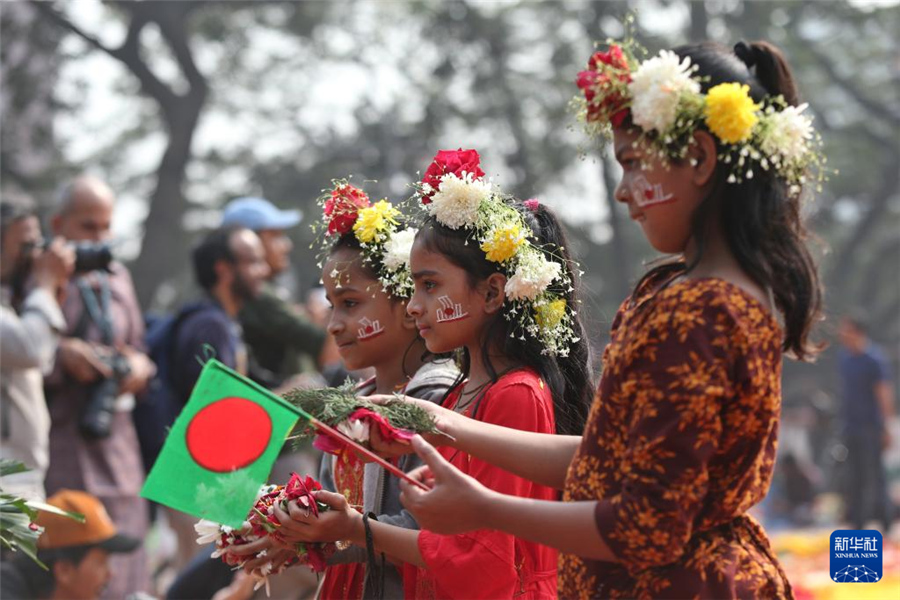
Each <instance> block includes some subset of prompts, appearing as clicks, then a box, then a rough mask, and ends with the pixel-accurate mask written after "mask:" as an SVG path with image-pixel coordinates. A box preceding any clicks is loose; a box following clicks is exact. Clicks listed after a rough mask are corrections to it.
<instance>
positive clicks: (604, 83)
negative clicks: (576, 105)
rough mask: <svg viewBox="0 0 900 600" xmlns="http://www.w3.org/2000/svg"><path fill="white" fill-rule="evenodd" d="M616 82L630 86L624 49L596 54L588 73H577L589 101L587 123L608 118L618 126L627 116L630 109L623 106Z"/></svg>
mask: <svg viewBox="0 0 900 600" xmlns="http://www.w3.org/2000/svg"><path fill="white" fill-rule="evenodd" d="M616 81H618V82H625V83H627V82H629V81H631V75H630V72H629V68H628V61H627V60H626V59H625V55H624V54H623V53H622V48H621V47H620V46H617V45H615V44H613V45H612V46H610V47H609V51H607V52H599V51H598V52H594V55H593V56H591V58H590V60H588V70H587V71H581V72H580V73H578V81H577V84H578V87H579V88H581V90H582V91H583V92H584V98H585V100H587V120H588V121H597V120H600V119H604V118H606V119H609V122H610V123H611V124H612V126H613V127H618V126H620V125H621V124H622V121H624V120H625V117H627V116H628V108H625V107H622V105H623V104H624V102H625V99H624V98H623V97H622V94H621V93H619V92H618V91H616V90H615V89H614V88H615V87H617V86H616V85H614V82H616ZM598 96H599V97H598Z"/></svg>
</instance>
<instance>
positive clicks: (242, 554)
mask: <svg viewBox="0 0 900 600" xmlns="http://www.w3.org/2000/svg"><path fill="white" fill-rule="evenodd" d="M263 550H265V551H266V554H265V556H260V557H257V556H256V555H257V554H258V553H260V552H262V551H263ZM282 553H284V554H285V555H286V556H284V557H282V556H281V555H282ZM225 554H226V556H225V562H227V563H228V564H229V565H237V564H239V563H240V562H241V561H242V560H245V559H248V558H249V560H247V562H245V563H244V566H243V569H244V572H245V573H247V574H248V575H253V574H254V572H256V571H259V570H260V569H262V567H263V565H265V564H266V563H267V562H271V563H272V565H273V567H275V566H280V565H281V563H283V562H284V561H285V560H287V559H288V558H290V556H291V551H290V550H286V549H284V548H282V547H281V546H279V545H278V544H277V543H276V542H275V540H274V539H272V538H270V537H269V536H265V537H262V538H260V539H258V540H255V541H252V542H248V543H246V544H234V545H232V546H229V547H228V550H227V551H226V553H225ZM295 554H296V552H295Z"/></svg>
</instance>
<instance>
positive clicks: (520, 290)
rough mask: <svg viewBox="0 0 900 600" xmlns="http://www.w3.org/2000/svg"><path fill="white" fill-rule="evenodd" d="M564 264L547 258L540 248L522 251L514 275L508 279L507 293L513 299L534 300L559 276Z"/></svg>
mask: <svg viewBox="0 0 900 600" xmlns="http://www.w3.org/2000/svg"><path fill="white" fill-rule="evenodd" d="M561 270H562V265H560V264H559V263H558V262H555V261H552V260H547V259H546V258H545V257H544V254H543V253H542V252H540V251H539V250H535V249H529V250H526V251H524V252H522V253H521V255H520V257H519V264H518V265H517V266H516V271H515V273H513V276H512V277H510V278H509V279H508V280H507V281H506V295H507V296H508V297H509V298H510V299H511V300H534V299H535V298H537V297H538V295H540V294H541V293H542V292H543V291H544V290H546V289H547V287H548V286H549V285H550V284H551V283H552V282H553V280H554V279H556V278H557V277H559V275H560V272H561Z"/></svg>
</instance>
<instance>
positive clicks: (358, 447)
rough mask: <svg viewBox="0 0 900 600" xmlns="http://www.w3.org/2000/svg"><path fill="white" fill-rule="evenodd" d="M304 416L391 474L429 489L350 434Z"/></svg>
mask: <svg viewBox="0 0 900 600" xmlns="http://www.w3.org/2000/svg"><path fill="white" fill-rule="evenodd" d="M301 412H302V411H301ZM303 416H304V417H305V418H308V419H309V421H310V422H311V423H312V424H313V425H315V426H316V427H318V428H320V429H321V430H322V431H324V432H325V433H327V434H328V435H330V436H331V437H333V438H335V439H336V440H339V441H341V442H343V443H345V444H347V445H348V446H350V447H351V448H353V449H354V450H356V451H357V452H359V453H360V454H363V455H365V456H366V457H368V458H371V459H372V460H373V461H375V462H376V463H378V464H379V465H381V466H382V467H384V468H385V469H386V470H387V471H388V472H389V473H391V474H393V475H396V476H397V477H399V478H400V479H405V480H406V481H408V482H410V483H411V484H413V485H415V486H418V487H419V488H421V489H423V490H424V491H426V492H427V491H429V489H428V486H426V485H425V484H424V483H422V482H421V481H417V480H415V479H413V478H412V477H410V476H409V475H407V474H406V473H404V472H403V471H401V470H400V469H398V468H397V467H395V466H394V465H392V464H391V463H389V462H388V461H386V460H384V459H383V458H381V457H380V456H378V455H377V454H375V453H374V452H372V451H371V450H369V449H368V448H366V447H365V446H362V445H360V444H357V443H356V442H355V441H354V440H352V439H350V438H349V437H348V436H346V435H344V434H343V433H341V432H340V431H338V430H337V429H334V428H333V427H331V426H329V425H326V424H325V423H323V422H322V421H320V420H318V419H316V418H315V417H312V416H309V415H306V414H305V413H304V415H303Z"/></svg>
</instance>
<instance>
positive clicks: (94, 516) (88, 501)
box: [35, 490, 140, 552]
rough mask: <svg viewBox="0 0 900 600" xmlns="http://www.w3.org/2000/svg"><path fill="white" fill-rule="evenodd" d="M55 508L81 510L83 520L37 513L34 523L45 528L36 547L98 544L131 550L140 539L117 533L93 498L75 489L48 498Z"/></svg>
mask: <svg viewBox="0 0 900 600" xmlns="http://www.w3.org/2000/svg"><path fill="white" fill-rule="evenodd" d="M47 504H50V505H52V506H55V507H56V508H59V509H62V510H65V511H69V512H76V513H81V514H82V515H84V523H79V522H78V521H76V520H75V519H70V518H69V517H64V516H62V515H56V514H53V513H50V512H47V511H43V510H42V511H40V512H39V513H38V517H37V519H35V523H36V524H37V525H40V526H41V527H43V528H44V533H42V534H41V537H40V538H38V543H37V546H38V549H39V550H54V549H56V548H67V547H70V546H100V547H102V548H104V549H105V550H108V551H110V552H130V551H131V550H134V549H135V548H137V546H138V544H140V540H137V539H135V538H131V537H128V536H123V535H119V534H118V532H117V531H116V526H115V525H114V524H113V522H112V519H110V518H109V514H108V513H107V512H106V508H104V506H103V504H102V503H101V502H100V500H98V499H97V498H96V497H94V496H92V495H91V494H88V493H86V492H80V491H76V490H60V491H58V492H57V493H55V494H54V495H53V496H51V497H50V498H48V499H47Z"/></svg>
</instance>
